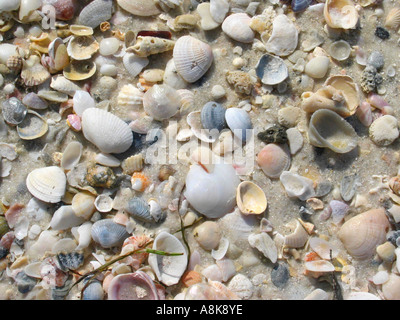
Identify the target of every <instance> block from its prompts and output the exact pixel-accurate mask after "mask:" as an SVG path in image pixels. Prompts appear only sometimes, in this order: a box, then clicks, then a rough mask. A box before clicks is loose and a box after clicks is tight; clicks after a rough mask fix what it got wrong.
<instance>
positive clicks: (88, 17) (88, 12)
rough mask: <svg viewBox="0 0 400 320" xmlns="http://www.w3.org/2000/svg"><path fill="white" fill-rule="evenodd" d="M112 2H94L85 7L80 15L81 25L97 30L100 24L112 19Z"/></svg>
mask: <svg viewBox="0 0 400 320" xmlns="http://www.w3.org/2000/svg"><path fill="white" fill-rule="evenodd" d="M112 8H113V2H112V0H94V1H92V2H90V3H89V4H88V5H87V6H86V7H84V8H83V9H82V11H81V13H80V14H79V17H78V21H79V24H81V25H84V26H89V27H91V28H93V29H95V28H97V27H98V26H99V25H100V23H102V22H103V21H107V20H109V19H111V17H112Z"/></svg>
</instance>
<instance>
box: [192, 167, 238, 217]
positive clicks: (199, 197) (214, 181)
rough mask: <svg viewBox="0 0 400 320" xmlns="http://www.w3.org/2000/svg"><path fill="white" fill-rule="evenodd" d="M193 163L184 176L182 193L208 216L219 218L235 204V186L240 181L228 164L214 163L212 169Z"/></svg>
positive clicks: (193, 205)
mask: <svg viewBox="0 0 400 320" xmlns="http://www.w3.org/2000/svg"><path fill="white" fill-rule="evenodd" d="M204 168H205V167H204V166H202V165H198V164H193V165H192V166H191V168H190V170H189V172H188V174H187V176H186V191H185V193H184V195H185V197H186V199H187V201H188V202H189V203H190V205H191V206H192V207H193V208H194V209H195V210H197V211H198V212H200V213H201V214H204V215H205V216H207V217H208V218H219V217H222V216H223V215H224V214H226V213H228V212H230V211H231V210H232V209H233V208H234V207H235V205H236V188H237V186H238V185H239V183H240V181H239V178H238V177H237V175H236V171H235V169H234V168H233V167H232V166H231V165H229V164H222V163H216V164H215V166H214V168H213V171H212V172H208V171H206V170H205V169H204Z"/></svg>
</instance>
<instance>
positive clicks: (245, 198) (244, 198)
mask: <svg viewBox="0 0 400 320" xmlns="http://www.w3.org/2000/svg"><path fill="white" fill-rule="evenodd" d="M236 202H237V205H238V207H239V209H240V211H241V212H242V213H243V214H245V215H248V214H261V213H263V212H264V211H265V210H266V209H267V204H268V203H267V198H266V197H265V193H264V191H263V190H262V189H261V188H260V187H259V186H257V185H256V184H255V183H253V182H250V181H243V182H242V183H240V184H239V186H238V188H237V192H236Z"/></svg>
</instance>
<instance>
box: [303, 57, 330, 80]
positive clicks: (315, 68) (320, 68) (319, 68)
mask: <svg viewBox="0 0 400 320" xmlns="http://www.w3.org/2000/svg"><path fill="white" fill-rule="evenodd" d="M329 63H330V60H329V58H328V57H326V56H316V57H314V58H312V59H311V60H310V61H308V62H307V64H306V65H305V67H304V72H305V73H306V74H307V75H308V76H309V77H311V78H314V79H322V78H324V77H325V75H326V74H327V72H328V69H329Z"/></svg>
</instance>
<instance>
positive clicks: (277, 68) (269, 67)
mask: <svg viewBox="0 0 400 320" xmlns="http://www.w3.org/2000/svg"><path fill="white" fill-rule="evenodd" d="M256 74H257V77H259V78H260V79H261V82H262V83H264V84H267V85H276V84H279V83H282V82H283V81H284V80H285V79H286V78H287V77H288V76H289V70H288V68H287V66H286V64H285V62H284V61H283V60H282V59H281V58H279V57H276V56H274V55H271V54H264V55H263V56H262V57H261V58H260V60H259V61H258V64H257V66H256Z"/></svg>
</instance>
